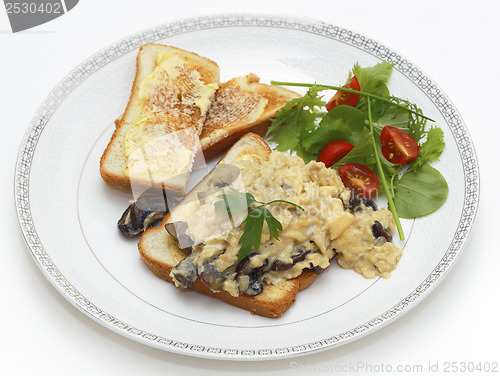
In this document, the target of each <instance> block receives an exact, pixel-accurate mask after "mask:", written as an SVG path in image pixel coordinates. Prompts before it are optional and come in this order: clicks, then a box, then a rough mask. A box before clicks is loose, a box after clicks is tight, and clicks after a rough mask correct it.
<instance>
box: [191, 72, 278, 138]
mask: <svg viewBox="0 0 500 376" xmlns="http://www.w3.org/2000/svg"><path fill="white" fill-rule="evenodd" d="M258 81H259V78H258V77H257V76H256V75H254V74H250V75H248V76H246V77H238V78H234V79H232V80H230V81H228V82H225V83H223V84H221V85H220V87H219V89H218V90H217V92H216V93H215V97H214V101H213V103H212V106H211V107H210V109H209V110H208V113H207V118H206V120H205V124H204V125H203V130H202V132H201V135H200V138H201V139H202V140H203V138H205V137H208V136H209V135H211V134H214V132H217V131H218V130H223V129H229V128H231V127H235V126H238V125H239V124H251V123H252V122H254V121H257V120H258V119H259V118H260V116H261V115H262V114H263V113H264V111H265V109H266V106H267V104H268V99H266V98H265V97H264V96H262V95H260V94H258V93H254V92H252V91H251V90H249V89H247V88H248V85H249V84H252V83H258Z"/></svg>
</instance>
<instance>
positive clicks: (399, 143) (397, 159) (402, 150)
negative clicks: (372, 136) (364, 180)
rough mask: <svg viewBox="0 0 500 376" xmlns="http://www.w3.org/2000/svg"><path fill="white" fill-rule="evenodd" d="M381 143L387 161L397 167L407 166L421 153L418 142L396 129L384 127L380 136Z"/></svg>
mask: <svg viewBox="0 0 500 376" xmlns="http://www.w3.org/2000/svg"><path fill="white" fill-rule="evenodd" d="M380 142H381V143H382V154H383V155H384V157H385V159H387V160H388V161H389V162H391V163H394V164H397V165H404V164H407V163H408V162H410V161H411V160H412V159H414V158H415V157H416V156H417V155H418V152H419V151H420V148H419V147H418V144H417V141H415V139H414V138H413V137H412V136H410V134H408V133H407V132H405V131H403V130H401V129H399V128H395V127H390V126H386V127H384V128H383V129H382V133H381V134H380Z"/></svg>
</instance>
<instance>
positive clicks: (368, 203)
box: [347, 191, 378, 212]
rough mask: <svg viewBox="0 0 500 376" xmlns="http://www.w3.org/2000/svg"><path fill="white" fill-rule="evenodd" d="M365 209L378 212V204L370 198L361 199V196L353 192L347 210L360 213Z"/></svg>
mask: <svg viewBox="0 0 500 376" xmlns="http://www.w3.org/2000/svg"><path fill="white" fill-rule="evenodd" d="M363 206H364V207H365V208H372V209H373V211H377V209H378V208H377V204H375V202H373V201H372V200H370V199H369V198H368V197H359V195H358V194H357V193H356V192H355V191H352V192H351V198H350V199H349V204H348V205H347V209H349V210H352V211H353V212H360V211H362V210H363V209H364V207H363Z"/></svg>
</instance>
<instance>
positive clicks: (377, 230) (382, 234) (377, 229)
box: [372, 221, 392, 243]
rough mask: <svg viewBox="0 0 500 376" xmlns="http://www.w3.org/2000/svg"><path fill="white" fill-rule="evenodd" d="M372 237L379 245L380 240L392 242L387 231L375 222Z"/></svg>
mask: <svg viewBox="0 0 500 376" xmlns="http://www.w3.org/2000/svg"><path fill="white" fill-rule="evenodd" d="M372 235H373V237H374V238H375V239H377V241H378V242H379V243H380V240H379V239H380V238H385V240H386V241H388V242H390V241H392V235H391V234H390V233H389V231H388V230H387V229H385V228H384V226H382V223H380V222H379V221H375V223H373V226H372Z"/></svg>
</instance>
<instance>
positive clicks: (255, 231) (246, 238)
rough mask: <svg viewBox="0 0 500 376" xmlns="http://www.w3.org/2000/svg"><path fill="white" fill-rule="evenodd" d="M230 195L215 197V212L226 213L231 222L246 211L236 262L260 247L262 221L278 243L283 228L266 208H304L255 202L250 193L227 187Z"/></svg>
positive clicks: (283, 201) (272, 202) (290, 203)
mask: <svg viewBox="0 0 500 376" xmlns="http://www.w3.org/2000/svg"><path fill="white" fill-rule="evenodd" d="M229 189H230V190H231V192H232V194H226V193H224V194H222V195H219V196H217V198H220V199H221V201H217V202H216V203H215V204H214V205H215V211H216V212H219V213H227V214H228V215H229V218H230V219H231V221H232V218H233V216H234V215H235V214H236V213H238V212H241V211H242V210H248V213H247V215H246V216H245V218H244V219H243V221H242V222H241V224H244V225H243V234H242V235H241V237H240V239H239V242H238V243H239V244H241V248H240V250H239V252H238V260H242V259H244V258H245V257H246V256H247V255H248V254H249V253H250V251H251V250H252V248H253V249H254V250H258V249H259V247H260V240H261V237H262V229H263V227H264V220H265V221H266V223H267V227H268V228H269V235H270V236H271V238H274V239H276V240H278V241H279V236H278V234H279V231H283V226H282V225H281V223H280V221H278V220H277V219H276V218H275V217H274V216H273V215H272V213H271V212H270V211H269V209H268V208H266V206H268V205H271V204H275V203H278V202H282V203H285V204H289V205H293V206H295V207H297V208H299V209H300V210H302V211H304V208H302V207H301V206H299V205H297V204H294V203H293V202H289V201H285V200H273V201H269V202H262V201H257V200H256V199H255V197H254V196H253V195H252V194H251V193H248V192H247V193H242V192H239V191H237V190H236V189H234V188H231V187H229Z"/></svg>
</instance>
